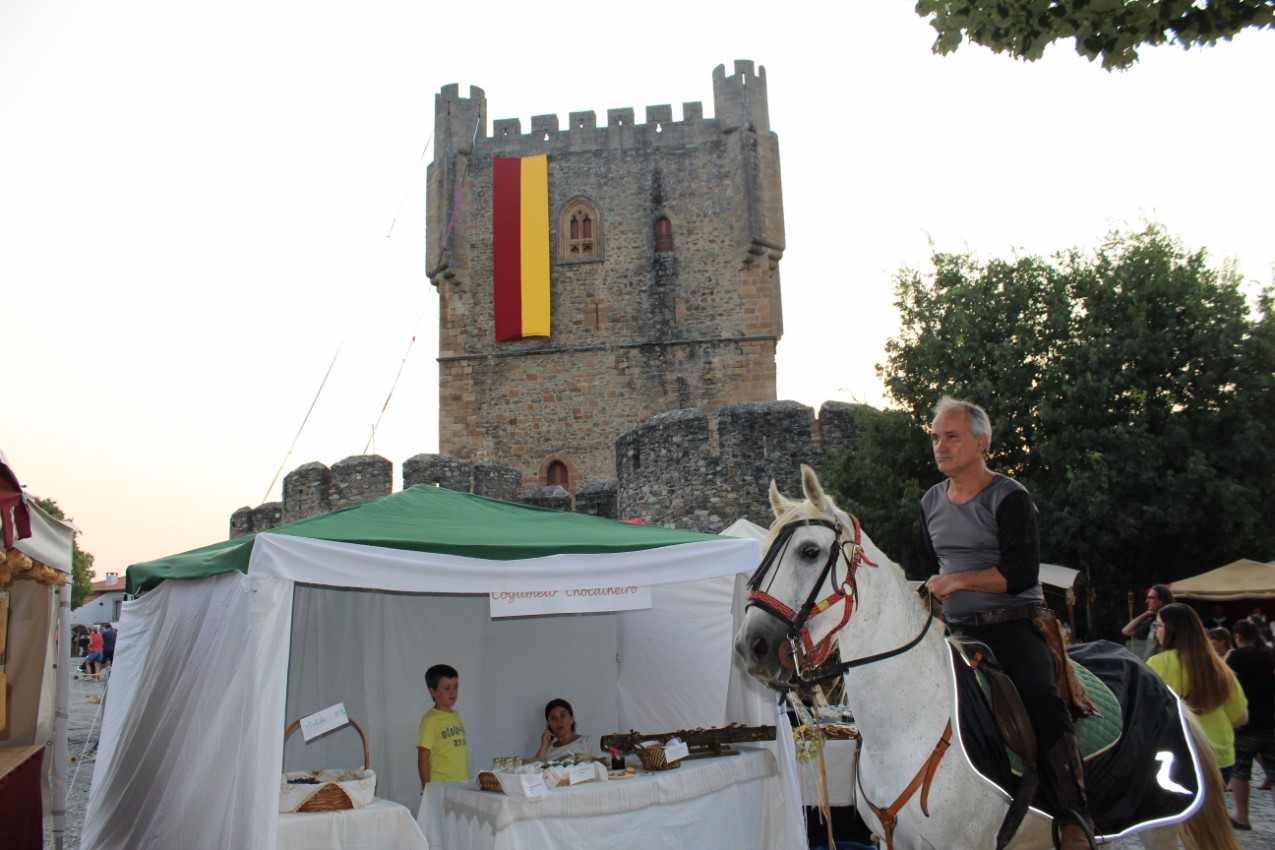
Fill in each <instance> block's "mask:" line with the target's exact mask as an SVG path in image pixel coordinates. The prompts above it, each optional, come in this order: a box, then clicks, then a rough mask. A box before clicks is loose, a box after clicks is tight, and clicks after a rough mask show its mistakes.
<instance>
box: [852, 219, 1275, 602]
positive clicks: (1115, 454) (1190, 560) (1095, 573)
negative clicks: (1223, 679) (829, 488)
mask: <svg viewBox="0 0 1275 850" xmlns="http://www.w3.org/2000/svg"><path fill="white" fill-rule="evenodd" d="M1206 259H1207V258H1206V255H1205V253H1204V252H1203V251H1197V252H1195V253H1188V252H1186V251H1185V250H1184V249H1183V248H1182V246H1181V245H1180V244H1178V243H1177V242H1176V241H1175V240H1173V239H1172V238H1170V237H1169V236H1168V235H1167V234H1166V233H1165V232H1164V230H1163V229H1162V228H1160V227H1158V226H1148V227H1147V228H1145V229H1144V230H1142V231H1140V232H1136V233H1131V234H1119V233H1117V234H1112V235H1111V236H1109V237H1108V238H1107V240H1106V241H1105V242H1104V243H1103V244H1102V245H1101V246H1100V247H1099V248H1098V249H1097V250H1096V251H1095V252H1092V253H1086V252H1082V251H1079V250H1073V251H1070V252H1067V253H1064V254H1061V255H1058V256H1056V257H1053V258H1050V259H1042V258H1039V257H1016V258H1014V259H1011V260H992V261H989V262H979V261H976V260H974V259H972V258H971V257H969V256H964V255H952V254H942V253H936V254H935V255H934V256H933V263H934V270H933V272H932V273H931V274H926V275H922V274H920V273H918V272H915V271H903V272H900V273H899V274H898V275H897V276H896V278H895V283H896V294H897V297H898V300H897V306H898V308H899V310H900V311H901V314H902V328H903V329H902V332H901V333H900V335H899V336H898V337H896V338H894V339H892V340H890V342H889V343H888V344H887V347H886V354H887V360H886V363H885V364H884V366H882V367H879V370H880V373H881V375H882V378H883V379H884V381H885V383H886V387H887V389H888V390H889V392H890V394H891V396H892V398H893V399H894V400H895V401H896V402H897V403H898V404H900V405H901V406H902V408H903V414H901V416H902V418H899V417H895V418H894V419H891V420H888V423H889V427H892V428H893V429H894V430H895V431H898V430H899V429H902V428H909V427H910V428H911V429H912V430H913V431H915V432H918V433H923V432H924V428H925V426H926V423H927V422H928V420H929V418H930V412H929V411H930V409H931V408H932V406H933V405H934V403H935V402H936V401H937V400H938V398H939V397H940V396H942V395H944V394H948V395H954V396H957V397H959V398H968V399H971V400H973V401H976V402H978V403H980V404H982V405H983V406H984V407H986V408H987V410H988V412H989V414H990V415H991V418H992V423H993V428H994V432H993V442H992V447H991V451H990V452H989V463H990V465H991V466H992V467H993V468H994V469H997V470H999V471H1002V472H1005V473H1007V474H1010V475H1012V476H1014V477H1016V478H1017V479H1019V480H1020V481H1022V482H1023V483H1024V484H1025V485H1026V486H1027V487H1028V488H1029V489H1030V490H1031V491H1032V493H1033V496H1034V497H1035V499H1036V502H1037V505H1038V506H1039V507H1040V510H1041V517H1042V522H1041V529H1042V555H1043V557H1044V559H1045V560H1046V561H1052V562H1054V563H1061V564H1066V565H1068V566H1072V567H1076V568H1079V569H1086V570H1088V572H1089V573H1090V576H1091V578H1092V579H1093V581H1094V583H1095V585H1096V586H1097V587H1098V588H1099V591H1100V596H1099V598H1100V600H1103V601H1105V602H1107V603H1108V604H1110V605H1113V606H1114V605H1118V607H1120V608H1123V604H1124V599H1125V594H1126V592H1127V591H1128V590H1133V589H1137V588H1142V587H1145V586H1147V585H1149V584H1151V583H1153V582H1155V581H1171V580H1174V579H1179V578H1183V577H1185V576H1187V575H1192V574H1195V573H1199V572H1203V571H1204V570H1206V569H1212V568H1214V567H1218V566H1221V565H1223V564H1226V563H1228V562H1230V561H1232V560H1234V559H1236V558H1240V557H1247V558H1255V559H1258V560H1263V561H1265V560H1269V559H1270V558H1272V557H1275V525H1273V524H1272V523H1270V522H1269V518H1268V516H1267V514H1268V513H1269V503H1270V498H1269V496H1270V483H1269V482H1270V481H1271V480H1275V319H1272V313H1271V307H1272V292H1271V290H1270V289H1269V288H1267V289H1266V290H1264V291H1262V292H1260V293H1259V294H1258V298H1257V303H1256V304H1255V305H1253V306H1252V308H1250V305H1249V304H1248V303H1247V301H1246V299H1245V296H1244V293H1243V291H1242V290H1241V286H1240V281H1239V279H1238V278H1237V276H1235V275H1234V274H1230V273H1228V272H1226V271H1218V270H1216V269H1214V268H1212V267H1210V266H1209V264H1208V263H1207V262H1206ZM904 420H906V421H904ZM881 427H882V428H886V425H885V424H883V425H882V426H881ZM887 430H888V429H887ZM899 439H900V438H899V437H898V435H897V434H890V435H880V434H878V433H877V432H876V431H874V430H873V429H871V428H868V429H865V430H864V431H863V433H862V435H861V439H860V447H859V450H858V451H857V452H856V453H855V454H856V455H858V457H851V458H845V459H843V461H842V462H843V470H842V472H843V473H844V482H845V483H846V484H848V485H849V486H850V487H852V488H865V489H859V490H858V492H857V493H853V492H849V491H846V490H838V489H837V488H833V489H834V492H839V493H840V495H841V497H842V498H843V499H847V498H848V499H850V500H853V499H855V498H856V496H857V497H858V499H859V501H862V502H869V503H870V504H871V505H872V507H873V508H874V509H875V510H878V511H889V510H897V511H898V516H897V518H896V519H894V520H892V521H891V520H882V523H883V525H885V526H886V527H887V528H889V527H890V523H891V522H893V523H895V524H896V525H897V524H899V523H903V522H905V521H906V522H911V523H915V522H916V511H917V510H918V508H917V505H916V502H915V501H912V502H911V504H906V501H907V500H904V499H901V498H899V494H900V493H902V492H903V489H904V485H903V484H902V483H898V482H896V483H895V485H893V486H894V490H891V491H886V494H887V497H886V499H885V500H884V501H881V500H878V499H877V497H876V494H875V492H874V489H873V488H874V487H879V486H880V485H878V484H874V483H873V481H872V476H876V477H877V478H888V477H890V476H891V475H893V476H896V477H899V478H901V479H903V480H904V481H909V480H910V481H916V482H917V487H918V488H923V487H928V486H929V485H930V484H932V483H933V482H934V481H937V480H939V477H938V475H937V473H935V472H934V471H933V464H932V459H931V458H930V456H929V454H930V453H929V449H928V445H925V444H922V448H919V449H917V450H916V451H917V452H918V455H919V457H918V456H908V457H904V456H903V452H902V451H901V449H900V446H901V445H902V444H900V443H899V442H898V441H899ZM891 441H893V442H891ZM919 463H923V464H924V468H925V469H926V470H928V472H927V474H926V475H925V476H924V477H921V478H919V479H918V478H917V477H916V476H917V472H916V469H917V468H918V464H919ZM864 464H877V465H881V464H886V465H887V466H885V467H884V468H882V469H878V470H876V471H873V472H868V471H866V470H865V469H863V468H862V467H863V465H864ZM838 483H839V484H840V483H842V481H841V480H839V481H838ZM865 513H866V511H865ZM865 528H867V529H868V531H869V533H871V534H873V535H874V538H875V536H876V535H875V532H874V530H873V526H871V525H869V524H868V523H866V522H865ZM887 551H890V550H889V549H887ZM892 554H893V553H892ZM909 555H910V553H909ZM896 557H897V556H896ZM1118 616H1119V614H1118V613H1117V612H1114V611H1108V612H1107V616H1106V618H1105V621H1106V622H1107V623H1108V624H1110V623H1111V622H1112V621H1113V620H1114V619H1116V618H1117V617H1118ZM1122 622H1123V621H1122Z"/></svg>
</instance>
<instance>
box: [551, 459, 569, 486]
mask: <svg viewBox="0 0 1275 850" xmlns="http://www.w3.org/2000/svg"><path fill="white" fill-rule="evenodd" d="M570 483H571V476H570V475H569V474H568V472H567V465H566V464H565V463H563V462H562V461H560V460H555V461H554V462H553V463H551V464H549V468H548V469H547V470H545V484H547V485H548V486H550V487H552V486H553V485H555V484H557V485H558V486H559V487H561V488H562V489H563V490H567V489H569V487H568V485H569V484H570Z"/></svg>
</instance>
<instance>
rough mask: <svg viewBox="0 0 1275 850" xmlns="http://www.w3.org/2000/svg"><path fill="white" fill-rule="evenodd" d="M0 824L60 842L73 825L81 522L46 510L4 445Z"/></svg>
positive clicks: (32, 838) (38, 843)
mask: <svg viewBox="0 0 1275 850" xmlns="http://www.w3.org/2000/svg"><path fill="white" fill-rule="evenodd" d="M0 534H2V535H3V538H2V540H0V542H2V543H3V546H0V823H2V824H4V825H5V830H6V840H7V842H8V843H6V844H5V846H6V847H13V848H15V850H16V848H27V847H34V848H41V847H43V837H42V835H43V815H44V814H45V813H46V812H47V813H48V814H50V815H52V821H53V835H52V837H53V839H54V846H55V847H56V848H61V846H62V833H63V830H64V829H65V827H66V770H67V743H66V741H67V728H66V717H67V705H68V699H69V696H68V695H69V691H70V673H69V671H70V666H71V665H70V641H69V640H64V641H60V642H59V641H58V635H59V634H62V635H69V634H70V626H69V625H68V622H67V620H68V616H67V615H68V610H69V608H70V584H69V579H70V572H71V551H72V540H73V537H74V529H72V527H71V526H69V525H67V524H66V523H64V522H61V521H59V520H57V519H54V518H53V517H51V516H49V515H48V514H47V513H45V512H44V511H42V510H41V509H40V507H39V506H38V505H36V504H35V502H34V501H32V500H31V499H30V498H29V497H28V496H27V494H26V493H25V492H24V491H23V490H22V487H21V485H20V484H19V483H18V479H17V477H16V476H15V475H14V473H13V470H12V469H11V468H10V467H9V464H8V461H7V460H6V459H5V458H4V456H3V453H0Z"/></svg>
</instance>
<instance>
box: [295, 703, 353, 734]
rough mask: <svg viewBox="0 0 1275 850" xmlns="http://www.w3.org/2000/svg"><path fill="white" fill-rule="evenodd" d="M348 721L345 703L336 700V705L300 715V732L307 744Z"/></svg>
mask: <svg viewBox="0 0 1275 850" xmlns="http://www.w3.org/2000/svg"><path fill="white" fill-rule="evenodd" d="M349 722H350V716H349V715H348V714H346V713H345V703H343V702H338V703H337V704H336V705H333V706H329V707H328V708H325V709H323V710H322V711H316V712H315V713H314V714H310V715H307V716H305V717H302V718H301V734H302V735H303V736H304V737H305V741H306V743H307V744H308V743H310V741H312V740H314V739H315V738H318V737H319V736H320V735H326V734H328V733H329V732H331V731H333V730H334V729H340V728H341V727H342V726H344V725H346V724H347V723H349Z"/></svg>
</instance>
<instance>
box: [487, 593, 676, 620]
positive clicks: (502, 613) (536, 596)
mask: <svg viewBox="0 0 1275 850" xmlns="http://www.w3.org/2000/svg"><path fill="white" fill-rule="evenodd" d="M488 596H489V597H490V599H491V616H492V619H493V620H494V619H499V618H501V617H534V616H538V615H542V614H594V613H601V612H605V611H640V610H642V609H644V608H650V607H651V588H649V587H641V586H639V585H627V586H625V587H584V588H576V589H574V590H510V591H499V592H496V593H491V594H488Z"/></svg>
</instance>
